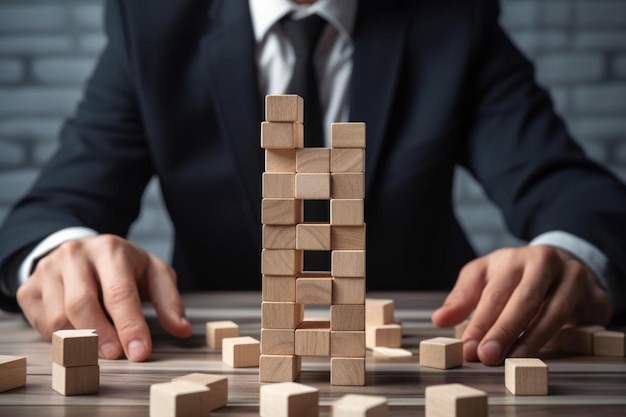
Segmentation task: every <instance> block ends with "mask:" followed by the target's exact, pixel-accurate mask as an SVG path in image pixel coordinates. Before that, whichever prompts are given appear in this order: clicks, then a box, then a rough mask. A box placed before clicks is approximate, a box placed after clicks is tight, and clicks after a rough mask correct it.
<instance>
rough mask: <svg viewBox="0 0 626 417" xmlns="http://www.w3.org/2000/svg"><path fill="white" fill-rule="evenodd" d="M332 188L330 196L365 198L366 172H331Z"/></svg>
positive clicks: (335, 197)
mask: <svg viewBox="0 0 626 417" xmlns="http://www.w3.org/2000/svg"><path fill="white" fill-rule="evenodd" d="M330 188H331V193H330V195H331V197H330V198H334V199H346V198H348V199H359V198H361V199H362V198H365V174H363V173H351V172H350V173H333V174H330Z"/></svg>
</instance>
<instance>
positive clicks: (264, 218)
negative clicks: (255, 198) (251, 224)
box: [261, 198, 304, 225]
mask: <svg viewBox="0 0 626 417" xmlns="http://www.w3.org/2000/svg"><path fill="white" fill-rule="evenodd" d="M303 214H304V210H303V205H302V200H296V199H294V198H264V199H263V200H262V201H261V223H263V224H270V225H293V224H298V223H300V222H301V221H302V216H303Z"/></svg>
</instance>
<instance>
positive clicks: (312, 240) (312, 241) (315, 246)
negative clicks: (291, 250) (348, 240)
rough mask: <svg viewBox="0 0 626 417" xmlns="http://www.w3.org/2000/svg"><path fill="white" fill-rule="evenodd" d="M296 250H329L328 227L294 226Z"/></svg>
mask: <svg viewBox="0 0 626 417" xmlns="http://www.w3.org/2000/svg"><path fill="white" fill-rule="evenodd" d="M296 249H299V250H324V251H328V250H330V225H329V224H327V223H301V224H299V225H297V226H296Z"/></svg>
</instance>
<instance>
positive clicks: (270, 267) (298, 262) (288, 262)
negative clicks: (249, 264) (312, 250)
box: [261, 249, 303, 277]
mask: <svg viewBox="0 0 626 417" xmlns="http://www.w3.org/2000/svg"><path fill="white" fill-rule="evenodd" d="M302 262H303V261H302V251H299V250H290V249H263V251H262V256H261V271H262V274H263V275H272V276H291V277H293V276H296V275H298V274H299V273H300V272H301V271H302Z"/></svg>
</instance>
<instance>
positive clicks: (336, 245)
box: [330, 225, 365, 250]
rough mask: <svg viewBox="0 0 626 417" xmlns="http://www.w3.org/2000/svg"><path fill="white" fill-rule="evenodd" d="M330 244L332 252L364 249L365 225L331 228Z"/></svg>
mask: <svg viewBox="0 0 626 417" xmlns="http://www.w3.org/2000/svg"><path fill="white" fill-rule="evenodd" d="M330 244H331V247H332V249H333V250H337V249H340V250H354V249H365V225H363V226H331V228H330Z"/></svg>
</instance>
